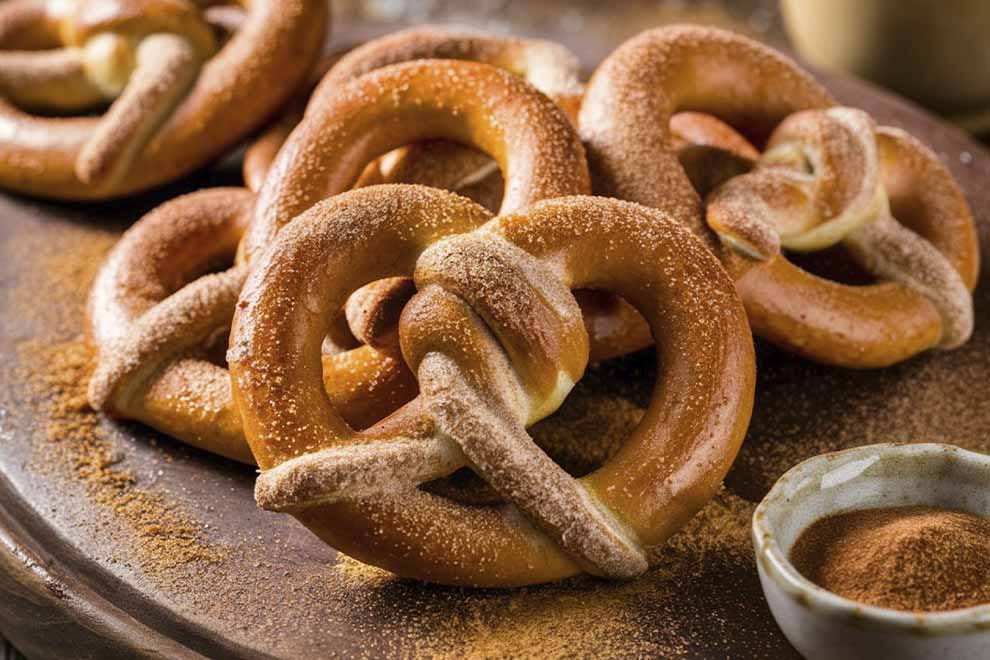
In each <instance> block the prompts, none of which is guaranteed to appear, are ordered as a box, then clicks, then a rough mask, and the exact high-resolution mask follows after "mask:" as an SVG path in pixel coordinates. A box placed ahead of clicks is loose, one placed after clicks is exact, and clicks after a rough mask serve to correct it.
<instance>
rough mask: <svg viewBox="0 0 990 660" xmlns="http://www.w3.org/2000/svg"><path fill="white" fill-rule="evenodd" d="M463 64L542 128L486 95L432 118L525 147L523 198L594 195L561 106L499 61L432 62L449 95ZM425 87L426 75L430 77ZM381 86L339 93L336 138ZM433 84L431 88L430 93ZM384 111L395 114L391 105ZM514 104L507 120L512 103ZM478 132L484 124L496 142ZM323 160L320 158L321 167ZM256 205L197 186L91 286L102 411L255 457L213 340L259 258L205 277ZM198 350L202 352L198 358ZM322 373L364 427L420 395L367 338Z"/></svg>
mask: <svg viewBox="0 0 990 660" xmlns="http://www.w3.org/2000/svg"><path fill="white" fill-rule="evenodd" d="M451 66H453V69H451ZM459 66H460V67H470V66H475V67H481V71H482V72H483V73H487V74H488V75H489V78H488V81H487V90H488V92H489V93H490V94H491V97H492V98H501V99H505V98H511V99H514V100H515V101H516V102H517V103H518V106H517V108H518V109H520V110H521V111H522V112H524V113H526V115H527V116H528V117H529V118H530V119H531V120H532V121H533V123H534V125H535V126H536V128H531V127H529V126H527V125H526V124H524V123H519V124H517V125H516V126H515V127H513V126H512V125H511V124H509V123H508V122H505V121H503V122H502V123H496V121H497V120H498V119H499V116H498V115H497V114H496V115H495V116H494V117H491V116H489V114H488V113H487V110H486V109H485V105H484V98H485V97H483V96H482V97H479V98H477V99H476V100H475V102H474V103H475V105H473V106H469V107H468V108H465V107H459V106H446V107H444V106H442V105H441V106H438V107H436V108H435V109H434V111H433V113H434V114H433V119H434V121H435V122H436V123H437V124H439V125H442V126H444V127H446V129H447V130H460V131H464V132H467V133H468V135H467V141H468V143H475V144H479V145H485V146H487V147H488V148H489V149H491V150H493V151H494V150H497V151H498V152H499V153H510V152H512V153H516V154H520V155H522V158H520V159H519V160H516V159H513V160H512V161H511V162H512V167H513V168H514V170H513V171H514V172H516V175H515V176H513V177H510V182H511V183H512V185H513V186H515V191H516V194H517V195H519V196H520V197H521V198H522V199H524V200H536V199H540V198H541V197H542V196H545V195H553V194H558V193H561V194H562V193H567V192H584V191H586V190H587V188H588V180H587V167H586V164H585V162H584V157H583V152H582V150H581V146H580V142H579V140H578V139H577V136H576V135H575V133H574V130H573V128H571V127H570V125H569V124H568V123H567V120H566V118H564V117H563V116H562V115H561V114H560V111H559V110H558V109H557V108H556V107H555V106H554V105H553V104H552V102H550V101H549V100H548V99H546V98H545V97H543V96H541V95H539V94H538V93H537V92H535V91H534V90H533V89H532V88H530V87H528V86H527V85H526V83H523V82H522V81H518V80H516V79H515V78H513V77H512V76H511V75H510V74H506V73H501V72H498V70H496V69H494V68H491V67H486V66H483V65H467V64H465V63H459V62H458V63H444V64H442V65H439V66H433V67H432V71H433V73H434V74H435V75H439V80H441V81H443V82H445V83H447V82H448V80H447V76H448V75H454V76H455V78H456V80H454V82H452V83H450V84H451V86H452V87H451V88H450V89H449V90H448V93H449V94H450V95H452V96H455V95H461V96H466V95H468V94H469V93H470V92H471V90H473V89H474V87H473V86H474V81H473V79H472V78H471V76H472V75H474V73H475V70H474V69H471V68H468V70H463V69H458V67H459ZM425 68H426V69H427V70H430V69H431V67H429V66H427V67H425ZM422 69H423V67H418V68H414V71H420V70H422ZM491 72H495V75H494V76H492V75H491ZM386 73H387V71H386ZM404 75H406V74H404V73H402V71H401V70H400V71H399V72H398V77H397V78H391V79H388V80H389V81H390V84H395V83H400V82H402V83H404V82H408V81H406V80H405V79H404V78H402V76H404ZM413 80H414V81H415V80H417V79H416V78H415V77H414V78H413ZM428 80H433V81H436V80H437V78H432V79H431V78H428ZM362 81H363V82H362ZM419 81H420V82H421V83H422V79H419ZM379 82H380V81H378V80H377V79H373V80H370V81H366V80H365V79H363V78H362V79H361V80H359V81H357V82H356V83H355V86H354V88H353V89H354V90H355V91H354V93H353V94H352V95H351V96H350V97H348V96H346V95H344V96H342V97H341V99H342V100H343V102H344V103H343V106H342V108H341V109H340V112H339V115H338V114H336V113H333V112H331V113H330V114H328V115H327V116H326V118H325V119H326V121H327V122H328V124H329V125H331V126H336V127H337V130H338V131H339V132H338V133H337V134H336V136H337V138H338V140H341V138H342V137H348V136H353V135H354V133H353V132H350V131H352V130H353V129H354V122H355V121H358V122H360V121H364V120H363V119H361V118H360V117H359V115H360V113H361V105H360V104H362V103H364V102H366V101H367V100H368V97H366V96H363V95H364V93H365V91H366V90H367V89H375V90H377V91H378V93H379V94H385V92H383V89H384V90H387V89H390V87H385V88H380V87H379V86H378V83H379ZM427 92H429V88H427V89H426V90H421V93H427ZM348 98H349V99H350V102H347V99H348ZM355 103H358V105H355ZM467 110H470V112H467ZM383 111H384V112H385V113H386V114H387V113H388V112H390V110H389V109H388V108H387V107H386V108H385V109H384V110H383ZM503 112H505V113H506V114H508V113H509V112H510V109H509V108H506V109H504V110H503ZM486 123H487V128H486V127H485V126H486ZM371 125H372V126H384V127H385V130H386V131H387V130H388V126H389V122H385V123H382V122H379V121H373V122H372V123H371ZM400 125H401V123H400ZM458 127H459V128H458ZM470 131H478V132H479V134H480V135H483V136H484V137H481V136H474V134H473V133H470ZM328 133H329V134H330V136H331V137H332V136H333V135H335V134H334V133H333V132H332V131H329V132H328ZM305 139H308V138H305ZM394 139H396V140H398V141H399V143H400V144H401V143H402V141H403V140H404V139H405V138H404V136H403V135H402V134H401V133H400V134H399V135H398V136H396V137H395V138H394ZM486 140H487V141H486ZM289 144H290V145H292V144H293V143H292V141H290V143H289ZM303 144H305V143H303ZM323 146H326V145H323ZM348 148H349V147H348V146H347V144H346V140H342V141H340V142H339V143H335V144H332V145H330V147H328V149H327V150H324V151H319V152H317V153H320V154H321V157H325V158H328V159H329V160H330V161H331V162H332V163H335V164H336V163H338V162H351V163H352V164H353V166H354V168H355V169H354V171H359V169H360V167H361V163H362V161H361V158H362V156H358V157H357V159H356V160H349V158H350V156H349V155H348ZM372 148H373V147H372ZM526 154H528V156H526ZM338 158H339V159H340V160H338ZM313 165H317V164H315V163H310V166H313ZM538 171H545V172H547V173H549V172H566V174H567V175H566V176H563V177H559V178H557V179H556V180H554V181H548V180H547V179H546V178H543V177H540V176H535V175H532V176H531V174H530V173H532V172H538ZM345 176H346V175H345ZM307 180H308V179H307ZM312 183H313V184H314V185H315V188H316V190H314V194H318V191H319V190H320V184H319V183H317V182H316V181H315V180H314V181H312ZM342 185H344V184H342ZM256 203H257V200H256V198H255V196H254V195H253V194H252V193H251V192H249V191H247V190H234V189H230V190H227V189H221V190H213V191H203V192H200V193H195V194H193V195H188V196H185V197H182V198H179V199H177V200H174V201H173V202H170V203H168V204H165V205H164V206H162V207H161V208H159V209H157V210H156V211H155V212H153V213H151V214H149V215H148V216H147V217H146V218H144V219H142V220H140V221H139V222H138V223H137V224H136V225H135V226H134V227H133V228H132V229H131V230H130V231H129V232H128V233H127V234H126V235H125V237H124V238H123V239H122V240H121V242H120V243H119V244H118V246H117V247H116V248H115V249H114V252H113V253H112V254H111V256H110V258H109V259H108V261H107V263H106V265H105V266H104V268H103V269H102V271H101V273H100V275H99V277H98V278H97V281H96V283H95V285H94V288H93V292H92V294H91V305H90V317H91V328H92V337H93V340H94V343H95V344H96V345H97V347H98V348H99V353H100V358H99V363H98V368H97V371H96V374H95V375H94V377H93V380H92V383H91V387H90V399H91V401H92V403H93V405H94V407H95V408H97V409H99V410H104V411H106V412H109V413H111V414H114V415H117V416H122V417H129V418H133V419H138V420H141V421H143V422H145V423H147V424H149V425H151V426H153V427H154V428H157V429H159V430H162V431H164V432H165V433H168V434H169V435H172V436H174V437H177V438H179V439H181V440H183V441H185V442H188V443H189V444H193V445H196V446H199V447H203V448H205V449H208V450H210V451H213V452H215V453H220V454H223V455H225V456H230V457H232V458H236V459H238V460H243V461H247V462H251V461H252V460H253V459H252V458H251V456H250V452H249V451H248V449H247V445H246V443H245V441H244V439H243V432H242V430H241V428H240V424H239V419H238V416H237V414H236V409H235V408H234V407H233V404H232V402H231V400H230V393H229V388H225V387H224V386H223V383H225V382H226V379H227V375H226V373H225V371H224V369H223V368H222V366H220V365H218V364H211V363H209V361H208V360H206V359H204V357H203V353H204V350H205V347H206V346H207V345H208V344H209V343H210V342H209V339H210V338H211V337H214V336H215V335H217V334H218V333H221V334H222V332H223V331H224V330H225V329H226V327H227V326H228V325H229V323H230V319H231V317H232V315H233V307H232V305H233V302H234V299H235V298H236V295H237V291H238V290H239V285H240V283H241V282H243V277H244V273H245V272H246V269H247V266H246V265H245V264H244V263H243V262H241V263H240V264H236V265H235V267H234V268H233V269H232V270H229V271H225V272H224V273H223V274H221V275H207V276H205V277H200V275H201V274H202V273H203V272H205V271H207V270H208V269H209V268H210V267H211V266H214V265H215V264H216V262H217V261H220V262H223V261H225V260H230V259H232V258H233V256H234V251H235V247H234V246H235V245H236V244H238V242H242V235H243V234H244V232H245V227H246V226H247V224H248V223H247V219H248V216H253V215H256V209H255V207H256ZM475 217H476V220H477V224H481V223H482V222H484V221H487V220H488V218H489V216H488V215H487V214H485V215H478V216H475ZM273 231H274V230H273ZM399 300H402V301H403V302H404V300H405V299H404V298H399ZM338 314H339V312H338ZM190 355H191V356H192V358H194V359H186V358H188V357H190ZM324 367H325V371H326V373H327V388H328V390H329V392H330V396H331V397H332V398H334V399H335V400H337V401H338V403H339V405H340V406H341V409H342V410H343V411H344V414H345V415H346V416H347V417H348V421H349V422H350V423H352V424H354V425H355V426H358V427H363V426H367V425H370V424H371V423H372V422H376V421H378V420H380V419H381V418H382V417H385V416H386V415H387V414H388V413H390V412H392V411H393V410H395V408H397V407H398V406H399V405H401V404H402V403H405V402H406V401H408V400H409V399H410V398H411V397H412V396H413V395H414V394H415V391H416V384H415V379H414V377H413V375H412V373H411V372H410V371H409V370H408V368H407V367H406V366H405V364H404V363H403V362H402V361H401V357H400V356H399V355H398V353H397V352H396V353H393V354H385V353H380V352H378V351H376V350H374V349H373V348H372V347H369V346H364V347H358V348H354V349H349V350H343V351H335V352H332V353H331V354H329V355H327V356H326V358H325V365H324ZM176 373H181V374H182V377H181V378H180V377H179V376H176V375H175V374H176ZM198 388H203V390H204V394H203V396H200V397H197V396H195V394H194V392H195V390H196V389H198Z"/></svg>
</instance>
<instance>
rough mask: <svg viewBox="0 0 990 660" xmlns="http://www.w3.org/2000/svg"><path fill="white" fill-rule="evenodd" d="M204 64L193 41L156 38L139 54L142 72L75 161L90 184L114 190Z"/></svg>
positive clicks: (142, 46) (138, 69)
mask: <svg viewBox="0 0 990 660" xmlns="http://www.w3.org/2000/svg"><path fill="white" fill-rule="evenodd" d="M200 66H201V62H200V60H199V59H198V57H197V56H196V53H195V50H194V49H193V47H192V46H191V45H190V44H189V42H188V41H186V40H185V39H183V38H182V37H179V36H176V35H172V34H153V35H151V36H149V37H147V38H145V39H144V40H143V41H142V42H141V44H140V45H139V46H138V49H137V66H136V68H135V70H134V72H133V74H132V75H131V79H130V82H129V83H128V84H127V87H126V88H125V89H124V91H123V93H122V94H121V95H120V97H118V98H117V100H116V101H114V103H113V105H111V106H110V109H109V110H108V111H107V113H106V114H105V115H104V116H103V119H102V120H101V122H100V124H99V126H98V127H97V129H96V131H95V133H94V134H93V136H92V137H91V138H90V140H89V141H88V142H87V143H86V145H85V147H83V149H82V151H81V152H80V153H79V157H78V159H77V160H76V174H77V175H78V176H79V178H80V179H81V180H82V181H84V182H86V183H89V184H105V185H111V184H112V183H113V182H114V181H116V180H118V179H119V178H120V177H122V176H123V175H124V173H125V172H126V170H127V167H128V165H129V164H130V163H131V161H132V160H133V159H134V158H135V157H136V156H137V154H138V153H139V152H140V151H141V149H142V148H143V147H144V146H145V145H147V144H148V142H149V141H150V140H151V138H152V137H153V135H154V134H155V131H156V130H158V128H160V127H161V126H162V125H163V124H164V123H165V122H166V121H167V120H168V118H169V117H170V116H171V114H172V111H173V110H174V109H175V107H176V106H177V105H178V104H179V102H180V101H181V100H182V98H183V97H184V96H185V95H186V93H187V92H188V91H189V89H190V88H191V87H192V85H193V82H194V81H195V80H196V76H197V74H198V72H199V69H200Z"/></svg>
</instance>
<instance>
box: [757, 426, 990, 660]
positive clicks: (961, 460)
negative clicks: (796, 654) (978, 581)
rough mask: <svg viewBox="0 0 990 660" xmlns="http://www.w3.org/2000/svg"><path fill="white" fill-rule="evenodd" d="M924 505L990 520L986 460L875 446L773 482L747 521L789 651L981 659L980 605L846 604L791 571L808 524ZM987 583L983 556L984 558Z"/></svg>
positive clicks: (813, 658) (985, 615)
mask: <svg viewBox="0 0 990 660" xmlns="http://www.w3.org/2000/svg"><path fill="white" fill-rule="evenodd" d="M910 505H931V506H939V507H946V508H953V509H962V510H964V511H969V512H971V513H974V514H978V515H982V516H990V456H987V455H983V454H977V453H974V452H971V451H966V450H963V449H960V448H958V447H953V446H952V445H938V444H914V445H895V444H881V445H871V446H867V447H859V448H856V449H849V450H847V451H840V452H836V453H834V454H824V455H822V456H816V457H815V458H812V459H809V460H807V461H804V462H803V463H801V464H799V465H797V466H796V467H794V468H792V469H791V470H790V471H789V472H788V473H787V474H785V475H784V476H783V477H781V478H780V480H779V481H778V482H777V483H776V485H774V487H773V489H772V490H771V491H770V493H769V494H767V496H766V497H765V498H764V499H763V502H762V503H760V506H759V507H757V509H756V513H755V514H754V515H753V544H754V546H755V548H756V563H757V567H758V569H759V572H760V582H761V584H762V585H763V593H764V594H765V595H766V599H767V602H768V603H769V605H770V611H771V612H773V616H774V618H775V619H776V620H777V624H778V625H779V626H780V628H781V630H783V631H784V634H785V635H786V636H787V639H788V640H790V642H791V644H793V645H794V647H795V648H796V649H797V650H798V651H800V652H801V654H802V655H804V656H805V657H806V658H808V659H809V660H818V659H819V658H822V659H828V660H832V659H833V658H843V659H844V660H852V659H857V658H863V659H864V660H865V659H869V660H876V659H877V658H896V659H898V660H915V659H918V660H921V659H922V658H924V659H926V660H927V659H930V658H935V659H937V660H968V659H970V658H972V659H974V660H975V659H986V658H990V605H981V606H979V607H971V608H968V609H964V610H953V611H950V612H939V613H932V614H914V613H910V612H900V611H896V610H889V609H885V608H880V607H872V606H870V605H864V604H861V603H857V602H854V601H851V600H849V599H846V598H843V597H841V596H838V595H836V594H834V593H832V592H830V591H826V590H825V589H822V588H821V587H819V586H817V585H815V584H814V583H812V582H810V581H809V580H807V579H805V578H804V577H802V576H801V574H800V573H798V571H797V569H795V568H794V566H793V565H792V564H791V562H790V559H789V555H790V550H791V548H792V546H793V545H794V542H795V541H797V538H798V536H799V535H800V534H801V532H802V531H804V529H805V528H806V527H807V526H808V525H810V524H811V523H812V522H814V521H816V520H818V519H820V518H824V517H826V516H830V515H832V514H836V513H842V512H845V511H851V510H855V509H870V508H878V507H893V506H910ZM987 567H988V568H987V579H988V580H990V557H988V558H987Z"/></svg>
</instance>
